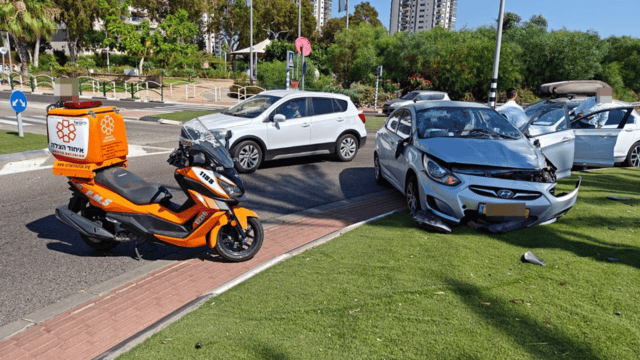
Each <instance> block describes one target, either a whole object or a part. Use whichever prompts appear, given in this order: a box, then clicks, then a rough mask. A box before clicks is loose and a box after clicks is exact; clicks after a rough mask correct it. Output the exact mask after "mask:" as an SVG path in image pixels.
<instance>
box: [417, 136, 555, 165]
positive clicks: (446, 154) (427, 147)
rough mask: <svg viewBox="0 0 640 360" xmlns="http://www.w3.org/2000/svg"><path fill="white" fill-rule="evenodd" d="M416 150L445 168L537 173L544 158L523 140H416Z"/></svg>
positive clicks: (526, 140)
mask: <svg viewBox="0 0 640 360" xmlns="http://www.w3.org/2000/svg"><path fill="white" fill-rule="evenodd" d="M415 145H416V147H417V148H418V149H420V150H422V151H424V152H426V153H427V154H430V155H433V156H434V157H436V158H438V159H440V160H442V161H444V162H447V163H449V164H468V165H483V166H495V167H502V168H516V169H532V170H534V169H535V170H539V169H542V168H544V166H545V165H546V163H545V157H544V155H542V152H541V151H540V149H538V148H536V147H535V146H533V144H531V143H530V142H529V140H528V139H527V138H525V137H523V138H521V139H519V140H488V139H462V138H431V139H418V141H417V143H416V144H415Z"/></svg>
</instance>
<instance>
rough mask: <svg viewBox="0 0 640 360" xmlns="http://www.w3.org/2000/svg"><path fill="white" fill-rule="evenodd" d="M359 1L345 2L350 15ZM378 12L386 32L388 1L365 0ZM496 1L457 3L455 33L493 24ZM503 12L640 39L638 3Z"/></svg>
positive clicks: (558, 0) (526, 4)
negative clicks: (457, 30) (464, 28)
mask: <svg viewBox="0 0 640 360" xmlns="http://www.w3.org/2000/svg"><path fill="white" fill-rule="evenodd" d="M360 2H362V1H360V0H351V1H349V7H350V12H351V13H353V8H354V6H355V5H356V4H358V3H360ZM369 3H371V5H372V6H373V7H374V8H376V10H378V13H379V14H380V16H379V19H380V21H381V22H382V24H383V25H384V26H385V27H386V28H389V13H390V9H391V0H369ZM332 8H333V11H332V16H334V17H337V16H344V14H345V13H344V12H343V13H340V14H338V0H333V5H332ZM499 9H500V0H458V15H457V17H458V19H457V21H456V29H461V28H462V27H463V26H465V24H466V26H467V28H475V27H478V26H482V25H490V24H494V23H495V19H497V18H498V11H499ZM505 11H510V12H513V13H516V14H518V15H520V17H522V19H523V20H525V21H526V20H528V19H529V18H530V17H531V15H537V14H542V16H544V17H545V18H546V19H547V21H548V22H549V29H551V30H558V29H562V27H566V28H567V29H569V30H580V31H586V30H589V29H593V30H596V31H597V32H598V34H600V36H601V37H603V38H605V37H608V36H611V35H615V36H623V35H631V36H633V37H636V38H640V0H505Z"/></svg>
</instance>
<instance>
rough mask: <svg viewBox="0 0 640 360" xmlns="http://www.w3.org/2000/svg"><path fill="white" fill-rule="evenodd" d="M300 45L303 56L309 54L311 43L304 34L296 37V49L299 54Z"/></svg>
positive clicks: (300, 52)
mask: <svg viewBox="0 0 640 360" xmlns="http://www.w3.org/2000/svg"><path fill="white" fill-rule="evenodd" d="M302 45H304V56H309V54H311V43H310V42H309V40H307V38H306V37H304V36H300V37H299V38H297V39H296V50H298V54H301V55H302Z"/></svg>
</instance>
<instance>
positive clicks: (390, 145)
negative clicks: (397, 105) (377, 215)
mask: <svg viewBox="0 0 640 360" xmlns="http://www.w3.org/2000/svg"><path fill="white" fill-rule="evenodd" d="M403 113H404V110H396V111H395V112H393V114H391V116H389V118H387V121H386V122H385V124H384V126H383V127H382V129H380V130H379V131H378V139H377V148H376V151H377V152H378V159H379V160H380V170H381V171H382V173H383V174H384V175H385V178H387V179H389V180H390V181H389V182H391V183H392V184H394V185H397V179H395V178H394V177H393V175H392V171H391V166H393V163H394V162H395V161H396V157H395V153H396V149H397V148H398V140H399V139H400V138H399V137H398V135H397V134H396V131H397V129H398V123H399V122H400V117H402V114H403Z"/></svg>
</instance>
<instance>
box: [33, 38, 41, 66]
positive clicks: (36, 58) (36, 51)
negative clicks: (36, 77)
mask: <svg viewBox="0 0 640 360" xmlns="http://www.w3.org/2000/svg"><path fill="white" fill-rule="evenodd" d="M39 59H40V36H38V37H37V38H36V47H35V48H34V49H33V66H35V67H38V66H39V65H38V64H39Z"/></svg>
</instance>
